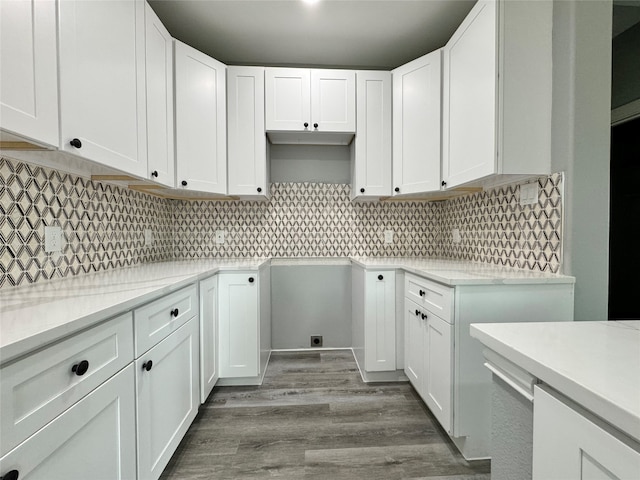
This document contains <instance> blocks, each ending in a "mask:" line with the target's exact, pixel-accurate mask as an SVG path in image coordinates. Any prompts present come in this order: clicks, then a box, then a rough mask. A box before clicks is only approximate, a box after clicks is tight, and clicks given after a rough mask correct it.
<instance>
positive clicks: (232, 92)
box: [227, 67, 269, 198]
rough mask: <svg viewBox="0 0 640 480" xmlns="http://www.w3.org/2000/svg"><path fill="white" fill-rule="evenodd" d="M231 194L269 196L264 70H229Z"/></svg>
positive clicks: (228, 102) (246, 68)
mask: <svg viewBox="0 0 640 480" xmlns="http://www.w3.org/2000/svg"><path fill="white" fill-rule="evenodd" d="M227 106H228V108H227V120H228V121H227V130H228V141H229V144H228V148H229V154H228V163H229V165H228V170H229V195H242V196H251V197H258V198H260V197H261V198H268V197H269V180H268V167H267V137H266V135H265V129H264V68H262V67H228V68H227Z"/></svg>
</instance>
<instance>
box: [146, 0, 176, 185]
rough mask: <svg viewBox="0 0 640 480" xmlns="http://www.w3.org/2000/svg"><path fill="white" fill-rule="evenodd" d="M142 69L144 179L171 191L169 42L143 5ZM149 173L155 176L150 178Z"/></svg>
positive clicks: (161, 28) (170, 71)
mask: <svg viewBox="0 0 640 480" xmlns="http://www.w3.org/2000/svg"><path fill="white" fill-rule="evenodd" d="M145 27H146V28H145V40H146V41H145V66H146V86H147V157H148V159H149V162H148V171H147V175H146V178H148V179H150V180H153V181H156V182H158V183H161V184H162V185H166V186H167V187H175V184H176V179H175V149H174V144H173V137H174V131H173V116H174V115H173V38H172V37H171V34H170V33H169V31H168V30H167V29H166V28H165V27H164V25H163V24H162V22H161V21H160V19H159V18H158V16H157V15H156V14H155V12H154V11H153V10H152V9H151V7H150V6H149V4H148V3H146V2H145ZM152 172H157V174H158V175H157V176H154V175H153V174H152Z"/></svg>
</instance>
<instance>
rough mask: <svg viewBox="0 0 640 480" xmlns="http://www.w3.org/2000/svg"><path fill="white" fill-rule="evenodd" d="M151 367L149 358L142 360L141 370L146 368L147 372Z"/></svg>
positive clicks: (151, 363) (151, 362)
mask: <svg viewBox="0 0 640 480" xmlns="http://www.w3.org/2000/svg"><path fill="white" fill-rule="evenodd" d="M152 367H153V361H151V360H147V361H146V362H144V363H143V364H142V369H143V370H146V371H147V372H148V371H149V370H151V368H152Z"/></svg>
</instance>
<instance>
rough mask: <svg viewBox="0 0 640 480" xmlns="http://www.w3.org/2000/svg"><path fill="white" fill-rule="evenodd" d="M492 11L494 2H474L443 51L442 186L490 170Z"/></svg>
mask: <svg viewBox="0 0 640 480" xmlns="http://www.w3.org/2000/svg"><path fill="white" fill-rule="evenodd" d="M496 12H497V4H496V2H495V1H484V0H480V1H479V2H478V3H477V4H476V6H475V7H474V8H473V10H472V11H471V12H470V13H469V15H468V16H467V18H466V19H465V20H464V22H463V23H462V24H461V25H460V27H459V28H458V30H457V31H456V32H455V33H454V35H453V36H452V37H451V39H450V40H449V42H448V43H447V45H446V47H445V48H444V95H443V96H444V99H445V100H444V105H443V106H444V109H443V153H444V159H445V161H444V162H443V165H444V172H443V179H444V181H445V182H446V186H447V187H453V186H456V185H460V184H462V183H465V182H468V181H470V180H473V179H476V178H482V177H484V176H486V175H489V174H491V173H494V172H495V171H496V111H497V110H496V95H497V83H496V73H497V70H496V69H497V63H496V62H497V54H496V52H497V50H496V16H497V15H496ZM523 93H525V92H523ZM522 114H523V115H526V114H525V113H524V112H523V113H522Z"/></svg>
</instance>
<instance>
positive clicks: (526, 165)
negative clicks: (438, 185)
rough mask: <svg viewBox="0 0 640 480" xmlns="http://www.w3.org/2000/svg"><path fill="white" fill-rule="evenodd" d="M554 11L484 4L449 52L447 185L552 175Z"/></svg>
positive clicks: (536, 5)
mask: <svg viewBox="0 0 640 480" xmlns="http://www.w3.org/2000/svg"><path fill="white" fill-rule="evenodd" d="M552 10H553V4H552V2H510V1H500V2H496V1H494V0H479V1H478V3H477V4H476V5H475V6H474V7H473V9H472V10H471V12H470V13H469V15H468V16H467V18H466V19H465V20H464V22H462V24H461V25H460V27H459V28H458V30H456V32H455V33H454V35H453V36H452V37H451V39H450V40H449V42H448V43H447V45H446V46H445V47H444V49H443V51H444V54H443V56H444V60H443V62H444V63H443V84H444V86H443V185H444V186H445V187H446V188H450V187H455V186H458V185H462V184H465V183H470V182H474V181H477V180H481V179H485V178H487V177H489V176H494V175H511V176H513V175H517V176H522V175H544V174H548V173H550V162H551V160H550V157H551V100H552V97H551V81H552V78H551V74H552V71H551V68H552V59H551V28H552V23H553V22H552V13H553V12H552ZM505 180H508V178H506V179H505Z"/></svg>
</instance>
